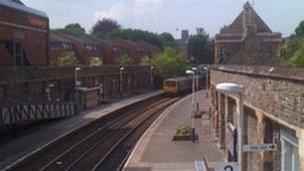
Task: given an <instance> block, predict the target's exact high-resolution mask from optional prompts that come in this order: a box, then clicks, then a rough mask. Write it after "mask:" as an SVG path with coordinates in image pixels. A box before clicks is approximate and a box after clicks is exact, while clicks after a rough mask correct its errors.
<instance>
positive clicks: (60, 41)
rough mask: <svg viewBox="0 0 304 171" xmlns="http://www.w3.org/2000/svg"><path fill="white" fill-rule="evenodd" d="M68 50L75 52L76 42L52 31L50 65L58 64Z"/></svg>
mask: <svg viewBox="0 0 304 171" xmlns="http://www.w3.org/2000/svg"><path fill="white" fill-rule="evenodd" d="M67 52H74V53H75V54H76V52H75V48H74V43H73V42H72V41H71V40H69V39H67V38H65V37H63V36H60V35H57V34H55V33H50V65H58V60H59V58H60V57H62V56H63V55H64V54H65V53H67Z"/></svg>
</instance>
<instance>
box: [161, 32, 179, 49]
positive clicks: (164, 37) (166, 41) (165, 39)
mask: <svg viewBox="0 0 304 171" xmlns="http://www.w3.org/2000/svg"><path fill="white" fill-rule="evenodd" d="M159 38H160V40H161V42H162V44H163V47H164V46H175V40H174V37H173V36H172V34H170V33H166V32H165V33H162V34H160V35H159Z"/></svg>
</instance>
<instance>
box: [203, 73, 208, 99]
mask: <svg viewBox="0 0 304 171" xmlns="http://www.w3.org/2000/svg"><path fill="white" fill-rule="evenodd" d="M204 70H205V71H206V97H207V98H208V96H209V95H208V92H209V83H208V82H209V77H208V72H209V68H208V67H204Z"/></svg>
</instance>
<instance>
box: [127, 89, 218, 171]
mask: <svg viewBox="0 0 304 171" xmlns="http://www.w3.org/2000/svg"><path fill="white" fill-rule="evenodd" d="M196 96H197V99H198V101H199V106H200V109H201V110H204V111H206V112H208V111H209V107H210V103H209V100H208V99H207V98H206V91H204V90H203V91H199V92H197V93H196ZM191 102H192V96H191V95H188V96H186V97H185V98H183V99H182V100H180V101H178V102H177V103H175V104H174V105H172V106H170V107H169V108H168V109H167V110H166V111H164V113H163V114H162V115H161V116H160V117H159V118H158V119H157V120H156V121H155V122H154V123H153V124H152V125H151V126H150V128H149V129H148V130H147V131H146V132H145V134H144V135H143V136H142V137H141V139H140V141H139V142H138V143H137V145H136V146H135V148H134V150H133V152H132V153H131V155H130V157H129V159H128V161H127V162H126V164H125V167H124V170H125V171H136V170H195V166H194V161H195V160H202V158H203V156H206V157H207V159H208V161H209V164H210V165H211V166H216V165H218V164H219V163H221V162H223V161H224V153H223V152H222V151H220V150H219V149H218V146H217V145H216V141H215V140H214V139H213V136H212V133H211V125H210V120H209V119H195V125H196V133H197V134H198V136H199V139H198V142H197V143H192V142H191V141H172V138H173V136H174V134H175V132H176V129H177V127H178V126H179V125H181V124H183V123H185V124H189V125H190V124H191V112H192V103H191Z"/></svg>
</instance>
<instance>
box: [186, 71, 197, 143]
mask: <svg viewBox="0 0 304 171" xmlns="http://www.w3.org/2000/svg"><path fill="white" fill-rule="evenodd" d="M186 74H189V75H191V76H192V117H191V139H192V142H193V143H194V142H195V122H194V119H195V118H194V114H195V101H194V98H195V97H194V96H195V77H194V76H195V72H194V71H193V70H186Z"/></svg>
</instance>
